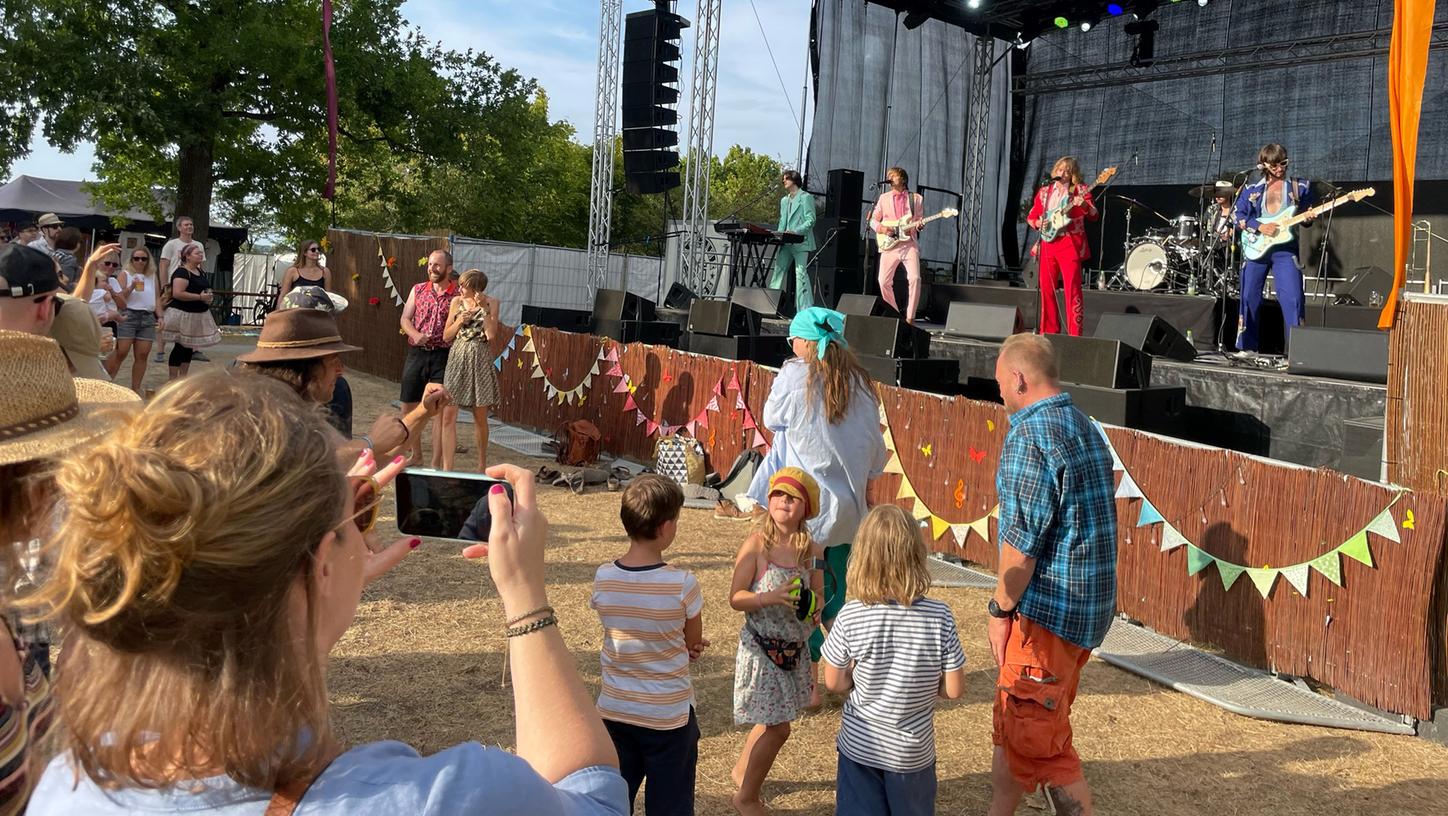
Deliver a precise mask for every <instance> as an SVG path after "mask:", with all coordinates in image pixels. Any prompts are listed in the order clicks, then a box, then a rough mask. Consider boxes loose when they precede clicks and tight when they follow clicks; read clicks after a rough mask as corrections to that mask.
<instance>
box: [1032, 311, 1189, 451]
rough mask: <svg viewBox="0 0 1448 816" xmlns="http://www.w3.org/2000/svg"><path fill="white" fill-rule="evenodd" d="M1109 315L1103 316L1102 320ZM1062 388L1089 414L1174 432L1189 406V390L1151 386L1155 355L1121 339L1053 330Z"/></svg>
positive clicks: (1113, 422) (1107, 420) (1124, 424)
mask: <svg viewBox="0 0 1448 816" xmlns="http://www.w3.org/2000/svg"><path fill="white" fill-rule="evenodd" d="M1103 319H1104V318H1103ZM1046 337H1047V338H1048V339H1049V340H1050V341H1051V345H1052V346H1054V347H1055V349H1056V361H1057V365H1058V367H1059V369H1060V374H1061V388H1062V389H1064V390H1065V391H1066V392H1067V393H1069V394H1070V395H1071V400H1072V402H1074V403H1075V404H1076V407H1077V408H1079V409H1081V411H1082V413H1084V414H1086V415H1087V416H1090V417H1094V418H1095V419H1097V420H1099V421H1101V422H1105V423H1108V424H1111V425H1120V426H1122V427H1125V428H1137V429H1140V430H1145V431H1156V432H1159V433H1171V432H1173V431H1174V430H1175V429H1176V428H1177V427H1178V424H1179V423H1180V421H1181V418H1182V416H1183V414H1184V410H1185V408H1186V389H1185V388H1183V387H1181V386H1172V385H1163V386H1155V387H1153V386H1152V385H1151V355H1150V354H1147V353H1146V352H1144V351H1142V350H1141V349H1140V348H1137V347H1136V346H1133V345H1131V344H1130V343H1124V342H1122V341H1120V340H1114V339H1107V338H1102V337H1071V336H1069V335H1064V334H1048V335H1046Z"/></svg>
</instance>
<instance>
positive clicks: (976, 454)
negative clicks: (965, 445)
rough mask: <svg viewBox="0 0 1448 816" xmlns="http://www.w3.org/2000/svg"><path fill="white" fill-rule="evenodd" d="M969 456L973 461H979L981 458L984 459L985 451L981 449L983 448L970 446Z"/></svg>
mask: <svg viewBox="0 0 1448 816" xmlns="http://www.w3.org/2000/svg"><path fill="white" fill-rule="evenodd" d="M970 458H971V459H972V460H974V461H975V462H980V461H981V460H983V459H985V451H983V450H976V449H975V448H971V449H970Z"/></svg>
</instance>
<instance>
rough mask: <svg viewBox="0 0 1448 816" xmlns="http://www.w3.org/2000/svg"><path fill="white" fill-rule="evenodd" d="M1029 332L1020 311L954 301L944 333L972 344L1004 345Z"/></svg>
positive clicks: (1009, 307)
mask: <svg viewBox="0 0 1448 816" xmlns="http://www.w3.org/2000/svg"><path fill="white" fill-rule="evenodd" d="M1025 330H1026V324H1025V320H1024V319H1022V318H1021V310H1020V309H1017V308H1016V307H1014V306H997V305H995V304H993V303H968V302H966V301H960V300H957V301H954V302H952V303H951V304H950V311H949V312H947V313H946V317H945V333H946V334H950V335H954V336H956V337H969V338H971V339H972V340H994V341H996V342H1001V341H1003V340H1005V339H1006V338H1007V337H1010V336H1011V335H1013V334H1020V333H1021V332H1023V331H1025Z"/></svg>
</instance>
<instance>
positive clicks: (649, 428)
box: [644, 419, 659, 436]
mask: <svg viewBox="0 0 1448 816" xmlns="http://www.w3.org/2000/svg"><path fill="white" fill-rule="evenodd" d="M644 430H645V431H646V432H647V434H648V435H649V436H653V435H654V434H655V433H657V432H658V430H659V423H657V422H655V421H653V420H652V419H651V420H649V421H648V422H646V423H644Z"/></svg>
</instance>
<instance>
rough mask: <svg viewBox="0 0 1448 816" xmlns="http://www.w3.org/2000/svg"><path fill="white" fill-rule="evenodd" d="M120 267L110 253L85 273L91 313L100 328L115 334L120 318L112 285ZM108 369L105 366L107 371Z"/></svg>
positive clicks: (119, 262) (114, 256) (118, 262)
mask: <svg viewBox="0 0 1448 816" xmlns="http://www.w3.org/2000/svg"><path fill="white" fill-rule="evenodd" d="M120 268H121V261H120V256H119V255H116V254H114V253H112V254H111V255H109V256H107V257H105V258H102V259H101V261H100V263H98V264H97V265H96V268H95V270H94V271H91V270H90V269H89V268H88V269H87V271H86V274H87V275H90V276H91V284H92V285H91V291H90V297H89V298H87V300H86V302H87V303H88V304H89V305H90V310H91V314H93V315H95V316H96V320H97V321H99V322H100V324H101V328H103V329H107V330H108V331H110V332H111V333H112V334H115V331H116V326H117V321H119V320H120V319H121V312H120V306H119V305H118V304H117V302H116V290H115V288H114V287H113V284H114V282H115V280H116V273H117V272H119V271H120ZM109 370H110V369H109V367H107V373H109Z"/></svg>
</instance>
